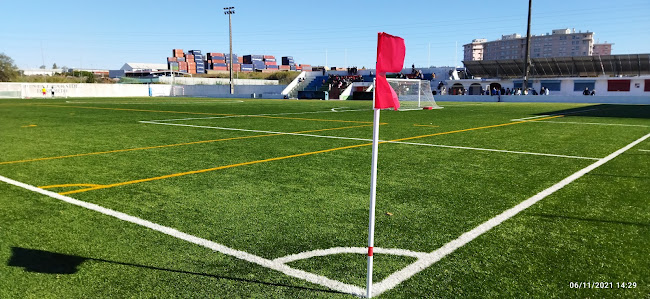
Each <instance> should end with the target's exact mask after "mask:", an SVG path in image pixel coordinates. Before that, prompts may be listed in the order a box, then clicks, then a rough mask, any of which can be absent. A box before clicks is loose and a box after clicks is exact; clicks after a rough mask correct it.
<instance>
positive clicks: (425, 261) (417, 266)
mask: <svg viewBox="0 0 650 299" xmlns="http://www.w3.org/2000/svg"><path fill="white" fill-rule="evenodd" d="M648 138H650V134H647V135H645V136H643V137H641V138H639V139H637V140H635V141H634V142H632V143H630V144H628V145H626V146H625V147H623V148H621V149H619V150H617V151H615V152H613V153H611V154H610V155H608V156H607V157H605V158H602V159H600V160H598V161H597V162H595V163H593V164H591V165H589V166H587V167H585V168H583V169H581V170H579V171H577V172H576V173H574V174H572V175H570V176H568V177H566V178H565V179H563V180H561V181H560V182H558V183H556V184H555V185H553V186H551V187H549V188H547V189H545V190H544V191H541V192H539V193H537V194H536V195H534V196H533V197H531V198H529V199H526V200H524V201H523V202H521V203H519V204H518V205H516V206H514V207H512V208H510V209H508V210H506V211H504V212H503V213H501V214H499V215H497V216H496V217H494V218H492V219H490V220H488V221H486V222H483V223H482V224H480V225H479V226H477V227H475V228H474V229H472V230H470V231H468V232H466V233H464V234H462V235H461V236H460V237H458V238H457V239H455V240H453V241H450V242H449V243H447V244H445V245H443V246H442V247H440V248H439V249H437V250H435V251H432V252H431V253H429V254H427V256H426V257H423V258H420V259H418V260H417V261H415V262H414V263H412V264H410V265H408V266H407V267H405V268H403V269H402V270H399V271H397V272H395V273H393V274H391V275H390V276H388V277H387V278H385V279H384V280H383V281H381V282H380V283H378V284H376V285H375V290H374V292H373V296H378V295H380V294H382V293H383V292H386V291H388V290H390V289H392V288H394V287H395V286H397V285H398V284H400V283H401V282H403V281H405V280H407V279H409V278H410V277H411V276H413V275H415V274H417V273H419V272H420V271H422V270H424V269H426V268H428V267H429V266H431V265H433V264H434V263H436V262H438V261H439V260H441V259H442V258H443V257H445V256H447V255H448V254H450V253H452V252H454V251H455V250H456V249H458V248H460V247H462V246H464V245H465V244H467V243H469V242H470V241H472V240H474V239H476V238H477V237H479V236H480V235H482V234H484V233H486V232H487V231H489V230H490V229H492V228H494V227H495V226H497V225H499V224H501V223H502V222H504V221H506V220H508V219H510V218H512V217H513V216H515V215H517V214H518V213H519V212H521V211H523V210H525V209H527V208H528V207H530V206H532V205H534V204H535V203H537V202H539V201H540V200H542V199H544V198H546V197H547V196H549V195H551V194H553V193H555V192H556V191H558V190H560V189H562V188H564V187H565V186H566V185H568V184H570V183H572V182H573V181H575V180H577V179H579V178H580V177H582V176H584V175H585V174H587V173H589V172H590V171H592V170H594V169H596V168H598V167H599V166H601V165H603V164H605V163H607V162H609V161H611V160H612V159H614V158H616V157H618V156H619V155H620V154H622V153H624V152H625V151H627V150H629V149H630V148H632V147H634V146H636V145H637V144H639V143H641V142H643V141H644V140H646V139H648Z"/></svg>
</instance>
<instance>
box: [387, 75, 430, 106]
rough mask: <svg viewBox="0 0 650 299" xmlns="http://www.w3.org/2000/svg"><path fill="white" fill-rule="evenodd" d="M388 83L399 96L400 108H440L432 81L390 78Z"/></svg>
mask: <svg viewBox="0 0 650 299" xmlns="http://www.w3.org/2000/svg"><path fill="white" fill-rule="evenodd" d="M388 84H390V86H391V87H392V88H393V90H395V93H397V97H398V98H399V104H400V107H399V110H416V109H417V110H421V109H425V107H431V108H429V109H440V108H442V107H440V106H438V104H436V100H435V99H434V98H433V93H432V92H431V82H430V81H428V80H416V79H392V78H388Z"/></svg>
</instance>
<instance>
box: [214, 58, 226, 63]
mask: <svg viewBox="0 0 650 299" xmlns="http://www.w3.org/2000/svg"><path fill="white" fill-rule="evenodd" d="M212 63H226V60H225V59H213V60H212Z"/></svg>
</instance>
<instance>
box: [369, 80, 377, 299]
mask: <svg viewBox="0 0 650 299" xmlns="http://www.w3.org/2000/svg"><path fill="white" fill-rule="evenodd" d="M374 81H375V82H374V84H375V86H374V88H373V97H372V98H373V107H374V106H375V105H374V104H375V103H374V102H375V95H376V94H377V79H375V80H374ZM380 111H381V109H378V108H374V118H373V123H372V170H371V174H370V217H369V225H368V271H367V273H366V297H367V298H371V297H372V258H373V254H372V249H373V247H374V243H375V199H376V197H377V154H378V147H379V112H380Z"/></svg>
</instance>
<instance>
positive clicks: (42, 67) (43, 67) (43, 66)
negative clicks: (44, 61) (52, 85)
mask: <svg viewBox="0 0 650 299" xmlns="http://www.w3.org/2000/svg"><path fill="white" fill-rule="evenodd" d="M38 68H39V69H42V70H44V69H45V68H46V66H45V65H41V66H39V67H38Z"/></svg>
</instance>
